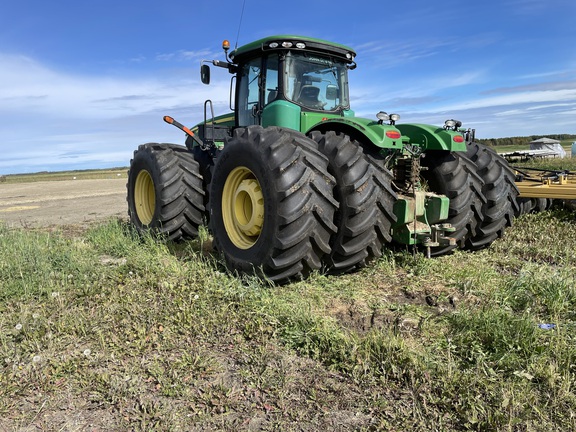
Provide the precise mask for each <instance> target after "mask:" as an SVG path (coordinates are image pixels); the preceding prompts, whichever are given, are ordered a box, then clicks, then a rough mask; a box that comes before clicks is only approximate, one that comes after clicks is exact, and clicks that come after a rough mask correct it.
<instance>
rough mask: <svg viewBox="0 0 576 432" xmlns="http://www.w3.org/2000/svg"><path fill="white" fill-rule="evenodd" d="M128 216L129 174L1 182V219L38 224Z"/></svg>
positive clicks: (20, 224)
mask: <svg viewBox="0 0 576 432" xmlns="http://www.w3.org/2000/svg"><path fill="white" fill-rule="evenodd" d="M110 217H127V204H126V178H119V179H101V180H64V181H48V182H35V183H14V184H6V183H0V221H4V222H5V223H6V225H7V226H12V227H25V228H38V227H48V226H56V225H72V224H73V225H77V224H80V225H85V224H86V225H87V224H89V223H92V222H94V221H99V220H106V219H108V218H110Z"/></svg>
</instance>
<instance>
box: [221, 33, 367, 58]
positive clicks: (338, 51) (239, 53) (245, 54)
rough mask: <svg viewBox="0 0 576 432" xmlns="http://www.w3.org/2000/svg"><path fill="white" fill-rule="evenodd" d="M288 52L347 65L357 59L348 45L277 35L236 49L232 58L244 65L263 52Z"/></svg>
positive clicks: (231, 55)
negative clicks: (333, 59) (316, 55)
mask: <svg viewBox="0 0 576 432" xmlns="http://www.w3.org/2000/svg"><path fill="white" fill-rule="evenodd" d="M288 50H295V51H307V52H315V53H321V54H325V55H330V56H333V57H336V58H338V59H340V60H343V61H345V62H347V63H354V58H355V57H356V52H355V51H354V50H353V49H352V48H350V47H347V46H346V45H340V44H337V43H334V42H329V41H326V40H322V39H316V38H310V37H305V36H296V35H277V36H268V37H265V38H263V39H259V40H257V41H254V42H250V43H248V44H246V45H243V46H241V47H239V48H236V49H235V50H234V51H232V52H231V53H230V58H231V59H232V61H234V63H243V62H244V61H246V60H248V59H250V58H252V57H258V56H259V55H262V53H263V52H269V51H288Z"/></svg>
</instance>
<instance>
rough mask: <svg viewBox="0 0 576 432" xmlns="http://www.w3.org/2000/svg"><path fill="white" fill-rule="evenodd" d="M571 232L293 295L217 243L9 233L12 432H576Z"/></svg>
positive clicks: (3, 311) (551, 230) (511, 237)
mask: <svg viewBox="0 0 576 432" xmlns="http://www.w3.org/2000/svg"><path fill="white" fill-rule="evenodd" d="M575 223H576V222H575V218H574V215H573V214H572V213H567V212H564V211H554V212H545V213H541V214H536V215H525V216H523V217H522V218H520V219H518V220H517V222H516V225H515V226H514V227H513V228H512V229H510V230H509V231H507V233H506V236H505V238H504V239H503V240H499V241H497V242H496V243H495V244H494V245H493V246H492V247H491V248H489V249H486V250H483V251H480V252H477V253H464V252H456V253H455V254H453V255H450V256H444V257H440V258H436V259H425V258H423V257H422V256H420V255H416V256H413V255H412V254H409V253H404V252H388V253H386V254H385V256H384V257H382V258H381V259H380V260H379V261H378V262H376V263H374V265H372V266H370V267H368V268H366V269H364V270H362V271H360V272H357V273H354V274H348V275H343V276H338V277H333V276H326V275H321V274H315V275H313V276H312V277H311V278H309V279H308V280H306V281H301V282H298V283H293V284H289V285H286V286H280V287H274V286H270V285H268V284H266V283H263V282H261V281H259V280H257V279H253V278H237V277H234V275H230V274H228V273H227V272H225V271H224V269H223V266H222V264H221V263H220V262H218V261H217V260H215V258H214V257H213V256H212V255H211V254H210V253H209V252H207V250H208V251H209V247H208V246H209V240H210V239H209V238H208V236H207V234H206V233H203V235H202V239H201V240H198V241H194V242H190V243H185V244H170V243H169V244H165V243H163V242H161V241H159V240H158V239H155V238H152V237H149V236H141V235H139V234H137V233H136V232H135V231H134V230H133V229H132V228H131V227H130V226H129V225H126V224H125V223H123V222H121V221H115V220H113V221H110V222H108V223H105V224H101V225H98V226H94V227H93V228H91V229H89V230H88V231H87V232H85V233H84V234H82V235H80V236H76V237H70V236H69V235H67V234H66V233H65V232H50V233H49V232H41V231H34V232H31V231H25V230H19V229H14V230H12V229H7V228H5V227H0V253H1V256H2V260H1V261H0V266H1V268H0V269H1V272H0V277H1V278H2V279H1V283H2V291H1V292H0V295H1V296H2V298H1V302H0V362H1V363H0V429H2V428H4V429H8V430H13V429H16V430H17V429H26V428H36V429H47V430H54V429H86V428H89V427H95V428H100V429H103V430H192V429H209V430H250V429H255V430H319V429H326V430H338V429H341V430H574V429H575V427H576V424H575V423H576V420H575V419H574V413H575V412H576V400H575V398H574V396H573V388H574V385H575V384H576V383H575V382H574V373H575V366H574V364H576V348H575V347H576V343H575V342H576V341H575V340H574V336H573V334H574V330H575V328H574V326H575V324H576V316H575V312H574V310H576V308H575V306H576V305H575V302H576V289H575V288H574V287H575V286H576V283H575V282H576V280H575V276H574V275H575V274H576V272H575V270H576V269H575V265H576V255H575V253H574V251H573V245H574V244H575V240H576V238H575V237H576V229H575V228H576V227H575V226H574V224H575ZM543 324H547V326H546V325H543Z"/></svg>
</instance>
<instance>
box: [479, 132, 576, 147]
mask: <svg viewBox="0 0 576 432" xmlns="http://www.w3.org/2000/svg"><path fill="white" fill-rule="evenodd" d="M540 138H551V139H555V140H558V141H564V140H576V135H571V134H556V135H531V136H523V137H507V138H477V139H476V141H478V142H480V143H482V144H485V145H488V146H492V147H497V146H524V145H528V143H530V142H531V141H534V140H537V139H540Z"/></svg>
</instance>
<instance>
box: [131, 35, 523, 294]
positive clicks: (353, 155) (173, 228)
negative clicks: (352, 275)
mask: <svg viewBox="0 0 576 432" xmlns="http://www.w3.org/2000/svg"><path fill="white" fill-rule="evenodd" d="M229 47H230V45H229V43H228V42H227V41H224V44H223V49H224V53H225V58H226V60H225V61H222V60H212V61H203V62H202V65H201V79H202V82H203V83H204V84H209V83H210V66H209V64H210V63H211V64H212V65H213V66H216V67H220V68H224V69H227V70H228V71H229V72H230V73H231V74H232V75H233V76H232V81H231V97H230V103H231V107H230V108H231V110H232V113H231V114H227V115H221V116H218V117H215V116H214V112H213V106H212V102H211V101H210V100H208V101H206V102H205V104H204V121H203V122H201V123H199V124H197V125H196V126H194V127H192V128H190V129H189V128H187V127H186V126H183V125H182V124H181V123H179V122H177V121H176V120H174V119H172V118H171V117H164V120H165V121H166V122H168V123H170V124H172V125H174V126H176V127H178V128H180V129H181V130H183V131H184V132H185V133H186V136H187V138H186V142H185V146H183V145H174V144H155V143H150V144H144V145H141V146H140V147H139V148H138V150H136V151H135V152H134V158H133V159H132V161H131V165H130V171H129V179H128V184H127V189H128V198H127V199H128V207H129V216H130V219H131V222H132V223H133V224H134V225H135V226H136V228H137V229H138V230H141V231H144V230H152V231H154V232H156V233H159V234H162V235H164V236H166V237H167V238H168V239H170V240H175V241H179V240H185V239H191V238H194V237H196V236H197V235H198V229H199V226H200V225H202V224H207V225H208V227H209V230H210V232H211V234H212V236H213V246H214V248H215V250H216V251H218V253H219V254H220V255H221V256H222V257H223V258H224V260H225V262H226V265H227V267H228V269H230V270H231V271H237V272H239V273H255V274H257V275H259V276H261V277H265V278H268V279H270V280H272V281H275V282H278V283H282V282H286V281H290V280H294V279H301V278H305V277H306V276H308V275H309V274H310V273H311V272H313V271H317V270H319V271H324V272H329V273H342V272H348V271H352V270H355V269H358V268H361V267H363V266H366V265H367V264H368V263H369V262H370V261H371V260H373V259H375V258H378V257H379V256H381V254H382V251H383V249H384V248H385V247H387V245H389V244H391V243H395V244H400V245H408V246H411V247H416V248H419V249H421V250H422V251H423V252H424V253H426V254H427V255H428V256H432V255H440V254H444V253H447V252H449V251H451V250H453V249H455V248H458V247H459V248H464V249H470V250H476V249H481V248H484V247H487V246H489V245H490V244H491V243H492V242H493V241H494V240H495V239H497V238H498V237H500V236H502V233H503V231H504V229H505V228H506V227H507V226H509V225H511V224H512V219H513V217H514V214H515V212H517V211H518V208H517V204H516V196H517V194H518V191H517V189H516V187H515V185H514V173H513V172H512V171H511V169H510V168H509V167H508V165H507V163H506V162H505V161H504V160H503V159H502V158H500V157H499V156H498V155H497V154H496V153H495V152H494V151H492V150H491V149H489V148H487V147H485V146H483V145H481V144H478V143H476V142H474V131H473V130H470V129H468V130H466V129H463V128H462V125H461V123H460V122H458V121H455V120H447V121H446V123H445V124H444V125H443V126H441V127H438V126H432V125H426V124H401V123H399V119H400V116H399V115H397V114H390V115H389V114H387V113H385V112H383V111H382V112H379V113H377V114H376V118H375V119H366V118H359V117H356V116H355V114H354V111H352V110H351V108H350V95H349V91H348V71H349V70H353V69H354V68H355V67H356V63H355V57H356V53H355V52H354V51H353V50H352V49H351V48H349V47H347V46H344V45H340V44H335V43H331V42H328V41H324V40H319V39H313V38H307V37H301V36H289V35H283V36H272V37H267V38H264V39H261V40H258V41H255V42H252V43H250V44H247V45H244V46H241V47H239V48H237V49H235V50H233V51H232V52H230V53H229ZM232 92H233V93H232Z"/></svg>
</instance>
